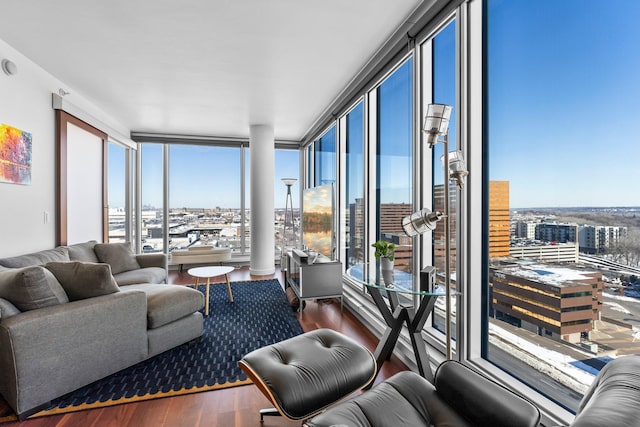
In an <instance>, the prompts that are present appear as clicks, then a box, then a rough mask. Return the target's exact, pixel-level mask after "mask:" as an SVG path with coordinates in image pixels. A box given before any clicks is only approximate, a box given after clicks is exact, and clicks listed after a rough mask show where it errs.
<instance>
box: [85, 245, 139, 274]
mask: <svg viewBox="0 0 640 427" xmlns="http://www.w3.org/2000/svg"><path fill="white" fill-rule="evenodd" d="M93 250H94V251H96V255H97V256H98V259H99V260H100V262H104V263H107V264H109V265H110V266H111V273H113V274H118V273H122V272H123V271H130V270H136V269H138V268H140V264H138V260H136V256H135V254H134V253H133V251H132V250H131V244H130V243H98V244H96V245H95V246H94V247H93Z"/></svg>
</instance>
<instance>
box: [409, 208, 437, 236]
mask: <svg viewBox="0 0 640 427" xmlns="http://www.w3.org/2000/svg"><path fill="white" fill-rule="evenodd" d="M443 216H444V214H443V213H442V212H431V211H430V210H429V209H426V208H425V209H422V210H420V211H418V212H414V213H412V214H411V215H409V216H405V217H404V218H403V219H402V229H403V230H404V232H405V233H406V234H407V236H409V237H414V236H417V235H418V234H422V233H425V232H427V231H430V230H433V229H435V228H436V223H437V222H438V221H440V219H442V217H443Z"/></svg>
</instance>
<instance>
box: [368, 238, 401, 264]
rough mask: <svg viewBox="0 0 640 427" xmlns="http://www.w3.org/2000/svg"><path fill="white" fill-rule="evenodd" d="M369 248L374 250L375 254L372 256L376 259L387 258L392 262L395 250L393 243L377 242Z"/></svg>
mask: <svg viewBox="0 0 640 427" xmlns="http://www.w3.org/2000/svg"><path fill="white" fill-rule="evenodd" d="M371 246H373V247H374V248H376V253H375V254H374V255H375V257H376V259H380V258H388V259H389V261H393V251H395V249H396V245H395V243H391V242H387V241H386V240H378V241H377V242H375V243H374V244H372V245H371Z"/></svg>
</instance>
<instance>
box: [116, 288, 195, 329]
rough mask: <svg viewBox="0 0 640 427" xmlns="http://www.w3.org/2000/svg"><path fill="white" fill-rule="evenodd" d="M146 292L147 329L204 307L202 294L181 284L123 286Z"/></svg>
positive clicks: (124, 289)
mask: <svg viewBox="0 0 640 427" xmlns="http://www.w3.org/2000/svg"><path fill="white" fill-rule="evenodd" d="M129 289H138V290H141V291H143V292H144V293H145V294H147V329H155V328H159V327H160V326H163V325H166V324H168V323H171V322H174V321H176V320H178V319H181V318H183V317H185V316H189V315H191V314H192V313H195V312H196V311H198V310H201V309H202V307H204V295H202V292H199V291H196V290H195V289H193V288H188V287H186V286H181V285H167V284H152V283H142V284H137V285H129V286H124V287H123V288H122V290H123V291H126V290H129Z"/></svg>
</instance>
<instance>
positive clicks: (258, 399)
mask: <svg viewBox="0 0 640 427" xmlns="http://www.w3.org/2000/svg"><path fill="white" fill-rule="evenodd" d="M185 270H186V269H185ZM269 278H277V279H278V280H279V281H280V283H283V277H282V273H281V272H280V271H276V274H275V275H273V276H251V275H250V273H249V269H248V267H240V268H237V269H236V270H235V271H233V272H232V273H231V274H230V279H231V280H232V281H239V280H258V279H269ZM169 282H170V283H181V284H185V283H193V278H191V277H190V276H189V275H188V274H187V273H186V271H183V272H181V273H179V272H177V271H171V272H170V274H169ZM296 315H297V316H298V319H299V321H300V324H301V325H302V328H303V329H304V330H305V331H310V330H313V329H318V328H331V329H334V330H336V331H339V332H342V333H343V334H345V335H347V336H349V337H351V338H353V339H354V340H356V341H357V342H359V343H360V344H362V345H363V346H365V347H367V348H368V349H369V350H371V351H372V352H373V350H374V349H375V347H376V345H377V344H378V339H377V338H376V337H375V336H374V335H373V334H371V333H370V332H369V331H368V330H367V329H366V328H364V327H363V326H362V325H361V324H360V323H359V322H358V321H357V320H356V319H355V317H354V316H353V315H352V314H351V313H350V312H349V311H348V310H347V309H346V308H345V309H343V310H342V311H341V310H340V302H339V301H338V300H329V302H324V301H321V302H315V301H309V302H308V303H307V306H306V308H305V309H304V311H303V312H302V315H299V314H296ZM405 369H407V367H406V366H405V365H404V364H403V363H402V362H401V361H400V360H398V359H397V358H396V357H395V356H393V357H392V358H391V360H390V361H388V362H385V364H384V365H383V366H382V369H381V371H380V374H379V375H378V377H377V378H376V380H375V382H376V383H378V382H380V381H382V380H384V379H385V378H388V377H389V376H391V375H393V374H395V373H396V372H399V371H401V370H405ZM269 406H270V405H269V402H268V401H267V399H266V398H265V397H264V396H263V395H262V393H260V392H259V391H258V389H257V387H255V386H253V385H246V386H240V387H232V388H228V389H223V390H216V391H210V392H204V393H195V394H190V395H185V396H175V397H166V398H162V399H155V400H150V401H146V402H139V403H129V404H126V405H116V406H112V407H108V408H101V409H94V410H86V411H80V412H75V413H70V414H63V415H52V416H48V417H40V418H35V419H32V420H26V421H23V422H14V423H6V424H2V427H18V426H20V427H54V426H55V427H107V426H113V427H160V426H166V427H174V426H185V427H186V426H208V427H232V426H234V427H245V426H247V427H251V426H255V427H259V426H264V427H271V426H295V425H300V423H293V422H290V421H287V420H286V419H283V418H282V417H267V418H265V421H264V423H260V417H259V416H258V411H259V410H260V409H261V408H265V407H269Z"/></svg>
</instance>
